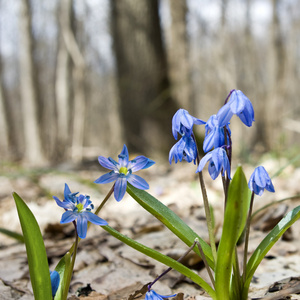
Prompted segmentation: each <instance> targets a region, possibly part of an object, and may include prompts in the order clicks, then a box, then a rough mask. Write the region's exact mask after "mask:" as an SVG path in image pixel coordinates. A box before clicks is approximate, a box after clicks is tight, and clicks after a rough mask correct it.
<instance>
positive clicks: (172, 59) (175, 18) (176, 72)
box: [167, 0, 192, 110]
mask: <svg viewBox="0 0 300 300" xmlns="http://www.w3.org/2000/svg"><path fill="white" fill-rule="evenodd" d="M169 5H170V11H171V18H172V23H171V27H170V43H169V47H168V51H167V54H168V56H169V68H170V72H169V74H170V82H171V93H172V97H173V99H174V100H175V101H176V102H177V103H178V105H179V106H180V107H182V108H185V109H187V110H192V103H191V84H190V83H191V76H190V75H191V74H190V68H189V67H190V66H189V59H188V57H189V47H188V38H187V23H186V15H187V3H186V0H177V1H172V0H170V1H169Z"/></svg>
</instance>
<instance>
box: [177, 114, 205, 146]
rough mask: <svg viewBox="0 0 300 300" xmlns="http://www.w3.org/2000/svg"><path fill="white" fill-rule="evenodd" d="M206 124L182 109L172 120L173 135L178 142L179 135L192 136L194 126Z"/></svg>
mask: <svg viewBox="0 0 300 300" xmlns="http://www.w3.org/2000/svg"><path fill="white" fill-rule="evenodd" d="M194 124H195V125H202V124H205V122H204V121H202V120H200V119H197V118H195V117H193V116H191V115H190V114H189V113H188V111H187V110H185V109H183V108H180V109H179V110H178V111H177V112H176V113H175V115H174V116H173V118H172V133H173V136H174V138H175V140H177V138H178V133H179V134H180V135H181V136H183V135H187V136H190V135H191V133H192V130H193V126H194Z"/></svg>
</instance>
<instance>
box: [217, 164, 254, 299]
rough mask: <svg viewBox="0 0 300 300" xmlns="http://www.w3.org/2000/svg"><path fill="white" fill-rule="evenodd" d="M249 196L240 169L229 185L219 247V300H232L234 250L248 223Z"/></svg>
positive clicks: (239, 168) (244, 178)
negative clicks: (231, 285) (231, 283)
mask: <svg viewBox="0 0 300 300" xmlns="http://www.w3.org/2000/svg"><path fill="white" fill-rule="evenodd" d="M248 195H249V194H248V186H247V180H246V177H245V175H244V172H243V169H242V167H238V168H237V170H236V172H235V174H234V177H233V179H232V181H231V183H230V185H229V189H228V197H227V203H226V209H225V216H224V224H223V231H222V236H221V239H220V243H219V247H218V255H217V263H216V271H215V278H216V293H217V298H218V299H222V300H229V299H230V280H231V275H232V266H233V258H234V257H233V255H234V249H235V246H236V243H237V241H238V238H239V236H240V234H241V233H242V231H243V228H244V226H245V223H246V217H247V211H248V208H249V199H248V198H249V197H248Z"/></svg>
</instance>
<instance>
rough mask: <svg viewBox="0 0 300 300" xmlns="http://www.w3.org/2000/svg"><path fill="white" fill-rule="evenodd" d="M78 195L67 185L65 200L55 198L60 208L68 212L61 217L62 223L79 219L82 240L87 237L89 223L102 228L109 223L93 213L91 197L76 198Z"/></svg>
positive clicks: (79, 234)
mask: <svg viewBox="0 0 300 300" xmlns="http://www.w3.org/2000/svg"><path fill="white" fill-rule="evenodd" d="M77 194H78V193H71V191H70V189H69V187H68V185H67V184H65V192H64V196H65V198H64V200H63V201H60V200H59V199H58V198H57V197H55V196H53V198H54V200H55V201H56V204H57V205H58V206H60V207H62V208H64V209H65V210H66V211H65V212H64V213H63V215H62V217H61V221H60V223H61V224H65V223H69V222H73V221H75V220H76V219H77V223H76V228H77V234H78V236H79V237H80V238H81V239H84V238H85V237H86V232H87V223H88V221H90V222H91V223H93V224H96V225H101V226H104V225H107V222H106V221H105V220H103V219H101V218H100V217H98V216H97V215H95V214H93V213H92V212H91V210H92V209H93V208H94V205H93V204H92V201H91V200H90V197H89V196H87V195H79V196H76V195H77Z"/></svg>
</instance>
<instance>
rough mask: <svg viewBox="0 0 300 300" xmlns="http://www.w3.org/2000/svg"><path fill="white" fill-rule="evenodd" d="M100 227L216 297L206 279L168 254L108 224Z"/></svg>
mask: <svg viewBox="0 0 300 300" xmlns="http://www.w3.org/2000/svg"><path fill="white" fill-rule="evenodd" d="M101 227H102V228H103V229H104V230H106V231H107V232H109V233H110V234H111V235H112V236H114V237H115V238H117V239H118V240H120V241H121V242H123V243H125V244H127V245H128V246H130V247H132V248H133V249H136V250H138V251H139V252H141V253H144V254H146V255H147V256H149V257H151V258H153V259H155V260H157V261H159V262H161V263H163V264H165V265H166V266H169V267H171V268H173V269H174V270H176V271H178V272H180V273H181V274H183V275H185V276H186V277H188V278H190V279H191V280H192V281H193V282H195V283H196V284H198V285H199V286H201V287H202V288H203V289H204V290H205V291H206V292H207V293H208V294H209V295H210V296H211V297H212V298H213V299H216V297H215V291H214V290H213V289H212V287H211V286H210V285H209V284H208V283H207V282H206V281H204V280H203V279H202V278H201V277H200V276H199V275H197V274H196V273H195V272H193V271H192V270H190V269H189V268H187V267H185V266H184V265H182V264H181V263H179V262H177V261H176V260H174V259H172V258H170V257H169V256H166V255H164V254H161V253H160V252H158V251H156V250H153V249H151V248H149V247H147V246H145V245H143V244H140V243H138V242H137V241H135V240H132V239H131V238H129V237H127V236H125V235H123V234H121V233H120V232H118V231H117V230H115V229H113V228H112V227H110V226H108V225H107V226H101Z"/></svg>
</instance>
